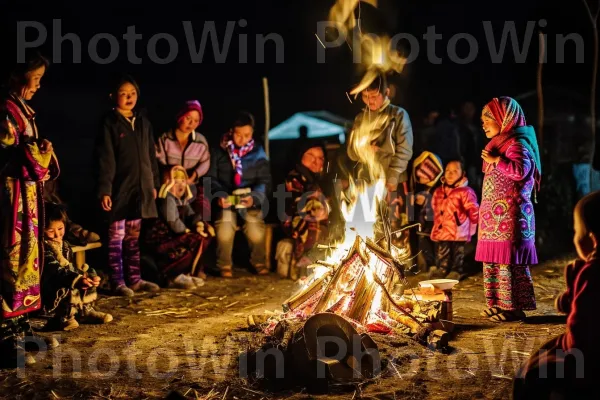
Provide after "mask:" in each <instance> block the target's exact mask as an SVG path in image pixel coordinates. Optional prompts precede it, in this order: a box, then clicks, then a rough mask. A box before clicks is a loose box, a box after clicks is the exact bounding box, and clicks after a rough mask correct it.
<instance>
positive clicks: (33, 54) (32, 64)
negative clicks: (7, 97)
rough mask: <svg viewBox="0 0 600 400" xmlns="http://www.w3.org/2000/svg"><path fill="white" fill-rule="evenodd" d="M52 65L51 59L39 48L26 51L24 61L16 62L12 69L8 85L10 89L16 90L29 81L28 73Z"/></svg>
mask: <svg viewBox="0 0 600 400" xmlns="http://www.w3.org/2000/svg"><path fill="white" fill-rule="evenodd" d="M49 66H50V61H49V60H48V59H47V58H46V57H44V56H43V55H42V54H41V53H40V52H39V51H37V50H30V51H28V52H26V53H25V58H24V60H23V61H22V62H17V63H15V64H14V66H13V68H12V69H11V71H10V74H9V76H8V79H7V81H6V86H7V87H8V89H9V90H15V89H17V88H19V87H21V86H23V85H25V84H26V83H27V73H28V72H31V71H35V70H36V69H38V68H41V67H46V68H48V67H49Z"/></svg>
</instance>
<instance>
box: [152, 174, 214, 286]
mask: <svg viewBox="0 0 600 400" xmlns="http://www.w3.org/2000/svg"><path fill="white" fill-rule="evenodd" d="M163 182H164V183H163V185H162V187H161V189H160V192H159V194H158V200H157V205H158V214H159V218H158V219H156V220H155V221H154V222H153V223H152V227H151V228H150V229H149V230H148V231H147V234H146V235H145V238H144V253H149V254H152V256H153V258H154V260H155V261H156V263H157V266H158V268H159V270H160V272H161V274H162V275H163V277H164V278H166V279H167V280H168V285H169V286H170V287H177V288H181V289H195V288H196V287H200V286H203V285H204V280H205V279H206V274H205V273H204V271H203V268H202V265H201V263H200V260H201V259H200V257H201V255H202V253H203V252H204V250H206V248H207V247H208V245H209V243H210V241H211V238H212V237H214V236H215V231H214V229H213V227H212V226H210V225H209V224H208V223H207V222H203V221H202V215H201V214H196V213H194V210H193V209H192V207H191V205H190V202H191V201H192V200H193V194H192V191H191V189H190V185H189V184H188V182H189V180H188V176H187V173H186V170H185V168H184V167H181V166H174V167H172V168H171V170H170V171H169V172H168V173H165V179H164V180H163ZM196 275H197V276H196Z"/></svg>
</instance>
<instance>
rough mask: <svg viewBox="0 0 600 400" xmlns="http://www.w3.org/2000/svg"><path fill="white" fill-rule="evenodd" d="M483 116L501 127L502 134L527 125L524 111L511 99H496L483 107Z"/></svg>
mask: <svg viewBox="0 0 600 400" xmlns="http://www.w3.org/2000/svg"><path fill="white" fill-rule="evenodd" d="M483 114H484V115H485V116H486V117H489V118H491V119H493V120H494V121H496V123H497V124H498V125H500V134H502V133H506V132H510V131H512V130H513V129H514V128H518V127H520V126H525V125H527V124H526V122H525V113H524V112H523V109H522V108H521V106H520V105H519V103H517V101H516V100H515V99H513V98H511V97H494V98H493V99H492V101H490V102H489V103H487V104H486V105H485V107H483Z"/></svg>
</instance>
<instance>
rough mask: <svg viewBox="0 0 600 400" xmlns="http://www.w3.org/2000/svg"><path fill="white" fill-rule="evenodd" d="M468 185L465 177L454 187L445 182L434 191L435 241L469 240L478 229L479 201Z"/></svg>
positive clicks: (433, 231)
mask: <svg viewBox="0 0 600 400" xmlns="http://www.w3.org/2000/svg"><path fill="white" fill-rule="evenodd" d="M468 185H469V181H468V180H467V178H463V179H462V180H461V181H459V182H458V183H457V184H456V185H455V186H454V187H450V186H448V185H446V184H443V185H442V186H440V187H438V188H437V189H436V190H435V192H433V200H432V203H431V205H432V207H433V229H432V231H431V240H433V241H434V242H446V241H448V242H468V241H470V240H471V236H473V235H474V234H475V232H476V231H477V222H478V220H479V203H477V195H476V194H475V191H474V190H473V189H471V188H470V187H469V186H468Z"/></svg>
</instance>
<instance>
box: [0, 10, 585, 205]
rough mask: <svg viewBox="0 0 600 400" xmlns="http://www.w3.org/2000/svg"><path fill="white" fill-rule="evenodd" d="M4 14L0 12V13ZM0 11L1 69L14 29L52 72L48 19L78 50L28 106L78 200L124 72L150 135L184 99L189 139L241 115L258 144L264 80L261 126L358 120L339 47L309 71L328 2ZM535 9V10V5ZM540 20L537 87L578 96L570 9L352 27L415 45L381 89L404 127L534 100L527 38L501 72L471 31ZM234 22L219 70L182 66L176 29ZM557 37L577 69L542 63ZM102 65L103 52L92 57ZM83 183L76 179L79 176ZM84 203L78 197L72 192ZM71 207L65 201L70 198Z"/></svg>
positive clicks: (66, 55) (430, 14)
mask: <svg viewBox="0 0 600 400" xmlns="http://www.w3.org/2000/svg"><path fill="white" fill-rule="evenodd" d="M3 3H4V4H5V3H7V2H3ZM10 3H11V5H10V6H6V5H4V6H3V11H7V12H3V13H2V15H1V18H2V24H1V26H2V30H3V31H2V44H3V49H4V50H3V51H2V54H3V57H2V62H3V64H4V65H3V66H5V65H6V63H5V60H10V59H11V58H14V56H15V54H16V53H15V43H16V32H17V21H37V22H40V23H42V24H44V26H45V27H46V29H47V31H48V38H47V40H46V44H45V45H44V46H42V47H41V48H40V49H41V50H42V51H43V52H44V53H45V54H46V55H47V56H49V58H50V59H51V60H52V57H53V56H55V55H56V50H55V49H53V48H52V34H53V27H52V19H54V18H60V19H61V23H62V33H63V34H66V33H76V34H77V35H78V36H79V37H80V39H81V42H82V49H83V53H82V63H81V64H74V63H73V62H72V61H73V53H72V45H71V44H70V43H68V42H65V43H64V44H63V46H62V57H63V60H62V63H60V64H54V65H52V66H51V68H50V70H49V71H48V73H47V76H46V77H45V78H44V80H43V82H42V89H41V91H40V92H39V93H38V94H37V95H36V97H35V98H34V99H33V100H32V105H33V106H34V108H35V109H36V110H37V111H38V114H39V121H40V125H41V127H40V130H41V132H42V134H43V135H45V136H47V137H49V138H50V140H52V141H53V142H54V143H55V147H56V148H57V152H58V154H59V156H61V158H62V159H63V162H62V164H63V170H64V171H65V172H64V174H63V175H64V176H66V177H65V180H69V182H68V183H67V184H66V186H68V187H70V188H71V189H73V188H79V187H82V188H86V190H87V188H89V185H86V184H87V183H88V182H89V177H88V176H87V175H86V172H85V171H87V166H88V165H89V162H90V155H91V146H92V145H93V138H94V136H95V129H96V127H97V125H98V119H99V117H100V115H101V114H102V113H103V112H104V111H105V110H106V108H107V107H108V106H109V104H108V103H107V102H106V96H107V93H108V92H109V90H110V87H109V86H108V82H109V81H110V79H111V77H112V76H113V74H115V73H119V72H128V73H131V74H132V75H133V76H134V77H136V78H137V79H138V81H139V83H140V85H141V99H140V102H141V104H142V105H143V106H145V107H146V108H147V109H148V110H149V112H150V118H151V120H152V122H153V123H154V125H155V128H156V130H157V131H162V130H164V129H165V128H166V127H168V124H169V123H170V121H171V118H172V115H173V114H174V113H175V111H176V110H177V107H178V105H179V104H180V103H181V102H182V101H183V100H186V99H190V98H196V99H198V100H199V101H200V102H201V103H202V106H203V108H204V114H205V121H204V123H203V124H202V126H201V127H200V129H199V130H200V131H201V132H203V133H204V134H205V135H207V136H208V137H209V138H212V139H214V138H216V137H218V136H219V135H220V134H221V133H222V132H224V131H225V130H226V128H227V122H228V118H229V116H230V115H231V114H232V113H233V112H235V111H236V110H237V109H240V108H243V109H247V110H249V111H251V112H253V113H254V114H255V115H256V117H257V122H258V127H257V130H258V131H259V132H262V130H263V128H262V125H263V119H264V108H263V97H262V82H261V79H262V77H267V78H268V79H269V85H270V97H271V126H275V125H276V124H278V123H279V122H281V121H283V120H285V119H286V118H287V117H289V116H290V115H292V114H293V113H295V112H298V111H308V110H321V109H325V110H329V111H331V112H334V113H337V114H340V115H342V116H344V117H346V118H353V116H354V115H355V114H356V113H357V112H358V111H359V110H360V107H361V105H360V103H359V102H355V103H354V104H351V103H350V102H349V101H348V99H347V98H346V94H345V92H346V91H347V90H349V89H350V88H351V87H352V86H353V84H354V83H355V82H356V76H357V71H356V69H355V67H356V66H355V65H354V64H353V63H352V52H351V51H350V50H349V48H348V46H346V45H343V46H340V47H338V48H333V49H328V50H327V52H326V63H323V64H319V63H317V46H319V44H318V42H317V39H316V38H315V33H316V32H317V22H318V21H324V20H325V19H326V18H327V12H328V9H329V7H330V6H331V5H332V4H333V1H325V0H303V1H297V2H293V1H289V0H286V1H283V0H282V1H271V0H262V1H194V2H182V1H168V2H166V1H161V2H156V3H152V0H150V1H145V2H140V1H120V2H115V1H112V0H111V1H102V2H81V1H79V2H75V1H66V2H64V1H63V2H48V1H46V2H36V1H29V2H18V3H19V4H18V5H15V3H17V2H10ZM542 3H544V4H542ZM542 18H545V19H546V20H547V22H548V23H547V27H546V29H545V32H546V33H547V34H548V37H549V41H548V45H549V47H550V52H549V55H548V58H549V62H548V64H546V65H545V66H544V85H545V87H546V86H547V87H561V88H565V89H569V90H572V91H574V92H576V93H580V94H581V95H582V96H584V97H585V96H587V95H588V94H587V93H588V91H589V85H590V83H589V82H590V76H591V61H592V47H591V43H592V31H591V25H590V22H589V20H588V17H587V15H586V11H585V9H584V8H583V3H582V1H581V0H574V1H572V2H568V3H563V6H561V7H556V6H552V5H549V4H548V2H540V1H529V0H520V1H513V0H505V1H503V2H481V1H460V2H454V1H453V2H450V1H441V0H435V1H414V0H410V1H408V0H407V1H391V0H389V1H385V0H380V11H376V10H373V9H372V8H371V7H369V6H368V5H363V6H362V7H361V19H362V27H363V29H364V30H370V29H374V30H377V31H381V32H388V33H390V34H392V35H393V34H396V33H400V32H404V33H410V34H413V35H415V36H416V37H418V38H419V39H420V54H419V57H418V58H417V60H416V61H415V62H413V63H411V64H410V65H408V66H407V67H406V68H405V70H404V71H403V73H402V74H401V75H399V76H394V77H393V78H392V79H391V82H392V83H394V84H395V85H396V86H397V87H398V91H397V96H396V97H395V98H394V102H395V103H397V104H399V105H401V106H403V107H405V108H406V109H407V110H408V112H409V113H410V115H411V118H412V119H413V121H414V122H415V123H417V122H418V121H419V120H420V119H421V115H422V113H423V112H424V111H425V109H426V108H427V107H432V106H452V105H455V104H456V103H457V102H459V101H461V100H464V99H473V100H474V101H475V102H476V103H477V105H478V106H481V105H483V103H484V102H485V101H486V100H488V99H489V98H490V97H493V96H499V95H509V96H517V95H518V94H520V93H523V92H527V91H530V90H534V89H535V83H536V68H537V51H538V45H537V43H538V42H537V32H538V28H537V25H536V28H535V30H534V36H533V38H532V42H531V45H530V49H529V53H528V57H527V60H526V61H527V62H525V63H522V64H517V63H515V61H514V57H513V56H512V50H511V49H510V44H509V45H508V48H507V51H506V53H507V55H506V56H505V58H504V61H503V62H502V63H501V64H493V63H491V61H490V54H489V49H488V45H487V41H486V36H485V32H484V28H483V21H488V20H489V21H491V22H492V25H493V26H494V27H496V33H495V40H496V42H499V40H500V37H501V30H502V27H503V23H504V22H505V21H515V23H516V26H517V30H518V32H519V36H520V37H523V35H524V33H525V28H526V24H527V21H536V22H537V21H539V20H540V19H542ZM241 19H244V20H246V21H247V26H246V27H245V28H241V27H239V26H237V27H236V28H235V30H234V32H233V36H232V41H231V47H230V50H229V53H228V57H227V60H226V63H216V62H215V59H214V56H213V52H212V48H211V46H210V44H209V45H207V48H206V49H205V59H204V61H203V62H202V63H197V64H192V63H191V61H190V56H189V50H188V48H187V42H186V37H185V34H184V29H183V24H182V21H191V23H192V25H193V27H194V29H195V30H196V33H195V37H196V40H199V39H200V35H201V33H200V32H201V31H202V29H203V27H204V23H205V21H215V26H216V28H217V31H218V32H219V34H220V35H221V36H223V33H224V31H225V28H226V24H227V21H236V22H237V21H239V20H241ZM128 26H135V30H136V33H138V34H141V35H142V39H141V40H139V41H138V42H137V46H136V54H137V55H138V56H139V57H141V58H142V64H140V65H131V64H130V63H129V62H128V60H127V49H126V42H125V41H124V40H123V38H122V35H123V34H125V33H126V32H127V27H128ZM429 26H435V28H436V33H438V34H442V39H441V40H439V41H438V44H437V47H436V53H437V55H438V56H439V57H442V63H441V64H440V65H433V64H431V63H430V62H429V60H428V58H427V54H426V47H425V45H426V44H425V42H424V41H423V38H422V36H423V34H425V33H426V32H427V27H429ZM101 32H106V33H111V34H112V35H114V36H115V37H117V38H118V40H119V45H120V51H119V54H120V57H119V58H118V59H117V60H116V61H115V62H113V63H110V64H108V65H98V64H95V63H94V62H93V61H91V60H90V57H89V55H88V53H87V50H86V47H87V45H88V43H89V41H90V39H91V37H92V36H93V35H95V34H97V33H101ZM461 32H464V33H468V34H470V35H472V36H473V37H475V39H476V40H477V42H478V45H479V53H478V56H477V58H476V59H475V61H474V62H472V63H469V64H467V65H457V64H455V63H453V62H451V60H450V59H449V58H448V56H447V52H446V50H445V48H446V45H447V43H448V40H449V39H450V38H451V36H452V35H454V34H456V33H461ZM157 33H169V34H171V35H173V36H174V37H175V38H176V39H177V42H178V44H179V52H178V56H177V57H176V59H175V60H174V61H173V62H172V63H170V64H167V65H157V64H155V63H153V62H152V61H151V60H150V58H149V56H148V53H147V51H146V49H145V46H146V44H147V42H148V40H149V39H150V37H151V36H152V35H154V34H157ZM257 33H260V34H268V33H277V34H279V35H281V37H282V38H283V41H284V62H283V63H276V54H275V50H274V45H273V44H272V43H269V44H268V45H267V47H266V53H265V63H262V64H259V63H257V62H256V59H255V57H254V50H255V48H256V44H255V41H254V37H255V35H256V34H257ZM557 33H562V34H567V33H578V34H580V35H581V36H582V37H583V38H585V40H586V47H585V63H584V64H576V63H575V51H574V49H575V46H574V45H573V44H572V43H571V44H569V45H567V47H566V49H567V51H566V54H565V63H564V64H557V63H556V61H555V60H556V55H555V52H554V46H555V45H556V44H555V40H554V36H555V35H556V34H557ZM240 34H247V37H248V48H249V50H248V62H247V63H246V64H241V63H239V59H238V54H239V46H238V40H239V37H240ZM165 43H166V42H164V41H163V42H162V46H161V45H159V46H158V48H157V51H158V53H159V55H166V53H167V48H166V45H165ZM99 49H100V52H101V53H102V54H104V55H107V54H108V46H106V42H104V47H103V46H100V47H99ZM466 51H467V47H466V41H462V42H461V44H459V46H458V53H459V55H463V56H464V55H466ZM82 171H83V172H82ZM78 192H82V193H83V192H84V191H78ZM74 196H75V197H76V198H77V196H76V195H74Z"/></svg>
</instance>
